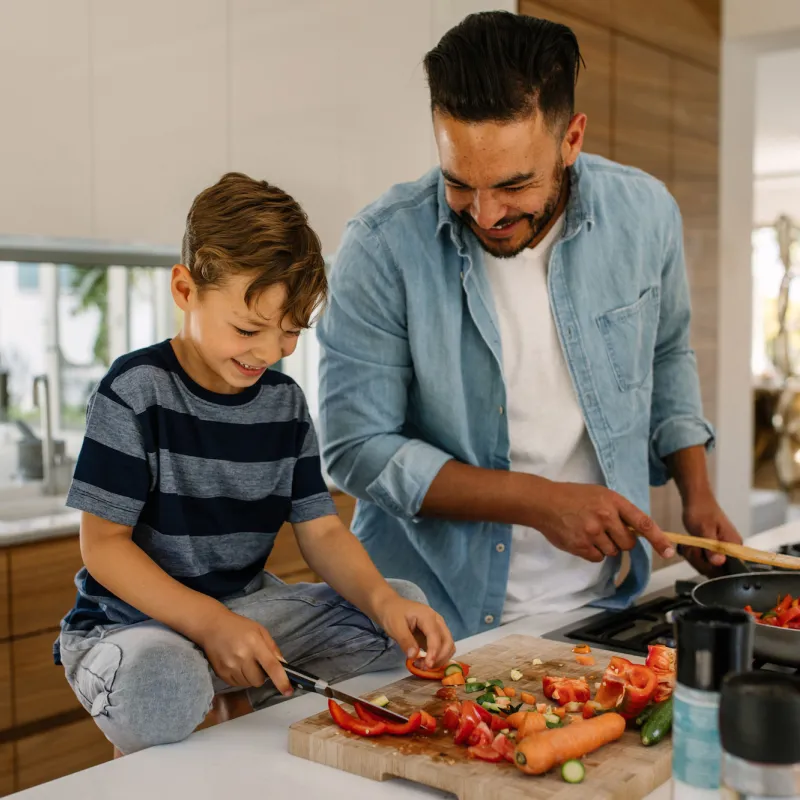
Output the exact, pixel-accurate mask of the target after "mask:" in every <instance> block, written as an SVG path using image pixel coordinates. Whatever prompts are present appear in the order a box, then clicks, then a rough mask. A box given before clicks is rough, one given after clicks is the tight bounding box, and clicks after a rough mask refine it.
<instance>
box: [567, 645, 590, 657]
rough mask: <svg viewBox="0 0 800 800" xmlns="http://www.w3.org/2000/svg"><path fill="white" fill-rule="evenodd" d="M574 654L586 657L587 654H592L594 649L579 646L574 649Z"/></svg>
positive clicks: (587, 646)
mask: <svg viewBox="0 0 800 800" xmlns="http://www.w3.org/2000/svg"><path fill="white" fill-rule="evenodd" d="M572 652H573V653H579V654H583V655H585V654H586V653H591V652H592V648H591V647H589V645H588V644H578V645H575V647H573V648H572Z"/></svg>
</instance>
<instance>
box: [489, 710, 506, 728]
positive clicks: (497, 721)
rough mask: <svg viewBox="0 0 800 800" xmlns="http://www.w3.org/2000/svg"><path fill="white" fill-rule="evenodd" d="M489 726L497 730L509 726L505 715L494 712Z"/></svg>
mask: <svg viewBox="0 0 800 800" xmlns="http://www.w3.org/2000/svg"><path fill="white" fill-rule="evenodd" d="M489 727H490V728H491V729H492V730H493V731H495V732H497V731H504V730H505V729H506V728H507V727H508V721H507V719H506V717H505V715H501V714H492V721H491V722H490V723H489Z"/></svg>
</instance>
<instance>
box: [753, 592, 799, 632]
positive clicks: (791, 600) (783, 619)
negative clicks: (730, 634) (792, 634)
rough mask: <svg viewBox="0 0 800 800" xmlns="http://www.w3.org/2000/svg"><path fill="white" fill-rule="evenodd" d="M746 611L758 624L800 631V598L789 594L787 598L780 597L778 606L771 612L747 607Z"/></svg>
mask: <svg viewBox="0 0 800 800" xmlns="http://www.w3.org/2000/svg"><path fill="white" fill-rule="evenodd" d="M744 610H745V611H747V612H748V613H749V614H752V615H753V616H754V617H755V620H756V622H758V623H759V624H761V625H771V626H772V627H774V628H793V629H794V630H800V597H792V596H791V595H790V594H787V595H786V597H784V598H781V596H780V595H778V602H777V604H776V605H775V606H774V607H773V608H771V609H770V610H769V611H764V612H761V611H753V609H752V608H751V607H750V606H745V607H744Z"/></svg>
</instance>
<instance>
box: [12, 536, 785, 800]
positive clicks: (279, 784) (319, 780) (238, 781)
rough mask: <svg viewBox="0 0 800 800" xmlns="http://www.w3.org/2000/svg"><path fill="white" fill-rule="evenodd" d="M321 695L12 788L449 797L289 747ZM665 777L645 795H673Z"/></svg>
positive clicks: (367, 678)
mask: <svg viewBox="0 0 800 800" xmlns="http://www.w3.org/2000/svg"><path fill="white" fill-rule="evenodd" d="M797 542H800V523H790V524H788V525H783V526H781V527H780V528H775V529H774V530H771V531H766V532H764V533H760V534H757V535H755V536H753V537H751V538H750V539H749V540H748V545H750V546H752V547H757V548H760V549H763V550H776V549H777V548H778V547H780V546H781V545H784V544H794V543H797ZM693 574H694V571H693V570H692V568H691V567H689V565H688V564H685V563H681V564H678V565H676V566H673V567H668V568H666V569H662V570H659V571H658V572H656V573H654V574H653V577H652V579H651V581H650V585H649V586H648V591H647V593H648V594H653V593H658V592H661V591H664V590H665V589H667V588H669V587H670V586H672V585H673V584H674V582H675V581H676V580H678V579H680V578H687V577H691V576H692V575H693ZM586 617H587V610H586V609H578V610H577V611H573V612H571V613H569V614H559V615H554V614H543V615H541V616H535V617H527V618H526V619H522V620H519V621H518V622H515V623H513V624H511V625H506V626H503V627H501V628H495V629H494V630H491V631H487V632H486V633H482V634H479V635H477V636H472V637H470V638H468V639H464V640H462V641H461V642H459V643H458V652H459V653H460V654H463V653H466V652H468V651H469V650H473V649H475V648H476V647H481V646H483V645H485V644H489V643H490V642H492V641H495V640H496V639H501V638H502V637H504V636H508V635H509V634H511V633H521V634H527V635H529V636H541V635H542V634H545V633H548V632H549V631H552V630H555V629H557V628H560V627H562V626H564V625H568V624H571V623H574V622H578V621H579V620H582V619H585V618H586ZM406 674H407V673H406V671H405V670H404V669H397V670H392V671H387V672H373V673H370V674H368V675H362V676H361V677H358V678H353V679H352V680H349V681H346V682H345V683H342V684H341V688H342V689H344V690H345V691H347V692H349V693H351V694H354V695H361V694H367V693H369V692H372V691H374V690H375V689H378V688H379V687H380V686H384V685H385V684H387V683H391V682H392V681H395V680H398V679H400V678H402V677H404V676H405V675H406ZM325 702H326V701H325V699H324V698H322V697H319V696H318V695H302V696H300V697H297V698H295V699H293V700H288V701H286V702H284V703H280V704H279V705H276V706H273V707H271V708H267V709H264V710H263V711H257V712H255V713H253V714H248V715H247V716H245V717H240V718H239V719H235V720H232V721H230V722H226V723H223V724H221V725H217V726H215V727H213V728H208V729H206V730H202V731H198V732H197V733H195V734H193V735H192V736H190V737H189V738H188V739H187V740H186V741H184V742H181V743H179V744H173V745H168V746H165V747H156V748H152V749H150V750H145V751H142V752H139V753H135V754H133V755H130V756H126V757H125V758H121V759H118V760H116V761H111V762H108V763H106V764H101V765H100V766H98V767H93V768H92V769H89V770H85V771H83V772H79V773H76V774H74V775H69V776H67V777H65V778H61V779H60V780H57V781H53V782H51V783H47V784H43V785H42V786H37V787H35V788H33V789H29V790H28V791H26V792H21V793H20V794H19V795H16V796H18V797H20V798H24V800H108V798H112V797H113V798H114V800H141V798H143V797H146V798H148V800H160V798H173V797H191V798H192V800H218V798H221V797H237V796H243V797H246V796H256V795H258V796H263V797H268V798H269V800H298V798H307V797H322V796H329V797H347V798H348V799H349V800H375V798H376V797H380V798H387V799H388V800H391V799H392V798H405V799H406V800H411V798H426V797H436V798H445V797H448V798H449V797H452V795H448V794H446V793H443V792H439V791H436V790H434V789H429V788H427V787H425V786H423V785H421V784H417V783H410V782H408V781H404V780H399V779H395V780H389V781H385V782H383V783H380V784H378V783H376V782H374V781H371V780H369V779H367V778H361V777H358V776H356V775H351V774H349V773H346V772H342V771H341V770H337V769H333V768H331V767H325V766H322V765H321V764H315V763H313V762H310V761H305V760H304V759H299V758H295V757H294V756H291V755H289V753H288V750H287V732H288V728H289V726H290V725H291V724H292V723H294V722H296V721H298V720H301V719H304V718H305V717H308V716H310V715H312V714H315V713H317V712H319V711H321V710H323V709H324V708H325ZM670 796H671V795H670V785H669V784H664V785H663V786H661V787H659V789H657V790H656V791H655V792H653V793H651V794H650V795H649V796H648V798H647V800H670Z"/></svg>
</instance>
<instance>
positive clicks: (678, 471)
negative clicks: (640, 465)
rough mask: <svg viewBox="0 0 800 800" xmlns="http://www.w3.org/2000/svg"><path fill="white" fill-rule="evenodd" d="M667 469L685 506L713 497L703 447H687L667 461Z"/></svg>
mask: <svg viewBox="0 0 800 800" xmlns="http://www.w3.org/2000/svg"><path fill="white" fill-rule="evenodd" d="M665 461H666V464H667V468H668V469H669V473H670V475H671V476H672V478H673V479H674V480H675V484H676V485H677V487H678V491H679V492H680V495H681V499H682V500H683V504H684V506H686V505H688V504H690V503H692V502H694V501H696V500H698V499H701V498H702V499H704V498H707V497H708V496H709V495H713V490H712V488H711V481H710V479H709V477H708V465H707V463H706V450H705V447H703V445H696V446H694V447H686V448H684V449H683V450H678V451H677V452H675V453H673V454H672V455H670V456H667V458H666V459H665Z"/></svg>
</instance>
